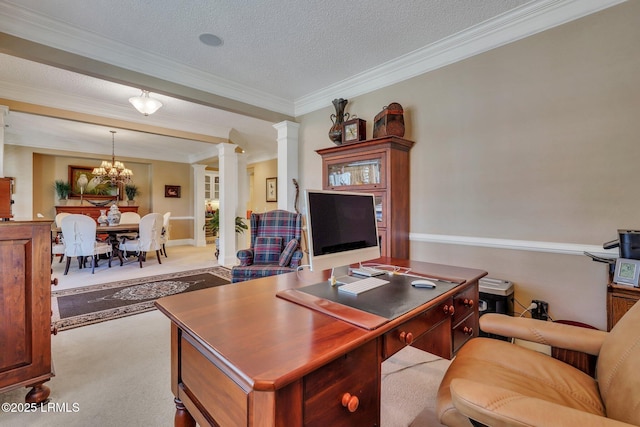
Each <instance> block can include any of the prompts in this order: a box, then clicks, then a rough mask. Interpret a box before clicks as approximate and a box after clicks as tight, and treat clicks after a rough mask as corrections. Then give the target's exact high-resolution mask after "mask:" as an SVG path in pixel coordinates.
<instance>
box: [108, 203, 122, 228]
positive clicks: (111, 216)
mask: <svg viewBox="0 0 640 427" xmlns="http://www.w3.org/2000/svg"><path fill="white" fill-rule="evenodd" d="M121 215H122V214H121V213H120V209H118V205H116V204H113V205H111V207H110V208H109V213H108V214H107V220H108V221H109V225H118V224H120V216H121Z"/></svg>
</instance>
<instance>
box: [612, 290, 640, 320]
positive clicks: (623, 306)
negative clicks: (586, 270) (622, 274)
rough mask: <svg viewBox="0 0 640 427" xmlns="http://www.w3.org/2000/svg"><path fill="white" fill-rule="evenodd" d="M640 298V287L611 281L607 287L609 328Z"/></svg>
mask: <svg viewBox="0 0 640 427" xmlns="http://www.w3.org/2000/svg"><path fill="white" fill-rule="evenodd" d="M639 299H640V288H634V287H631V286H621V285H616V284H615V283H610V284H609V286H608V287H607V330H609V331H610V330H611V328H613V327H614V326H615V324H616V323H618V320H620V318H622V316H624V314H625V313H626V312H627V311H628V310H629V309H630V308H631V307H632V306H633V305H634V304H635V303H636V302H637V301H638V300H639Z"/></svg>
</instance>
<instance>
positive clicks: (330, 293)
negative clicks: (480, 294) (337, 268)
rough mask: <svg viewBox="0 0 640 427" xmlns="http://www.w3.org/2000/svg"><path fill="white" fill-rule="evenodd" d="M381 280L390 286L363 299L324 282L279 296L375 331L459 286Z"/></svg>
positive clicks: (402, 278) (407, 278)
mask: <svg viewBox="0 0 640 427" xmlns="http://www.w3.org/2000/svg"><path fill="white" fill-rule="evenodd" d="M381 278H384V279H385V280H388V281H389V283H388V284H386V285H384V286H380V287H378V288H375V289H372V290H370V291H367V292H364V293H361V294H360V295H349V294H346V293H343V292H339V291H338V287H337V286H331V285H329V283H328V282H320V283H316V284H313V285H309V286H304V287H302V288H297V289H288V290H286V291H281V292H278V294H277V296H278V297H280V298H284V299H287V300H289V301H293V302H295V303H298V304H301V305H304V306H306V307H309V308H312V309H314V310H318V311H321V312H323V313H325V314H328V315H330V316H334V317H336V318H338V319H341V320H344V321H346V322H349V323H352V324H354V325H356V326H359V327H362V328H365V329H375V328H377V327H380V326H381V325H383V324H384V323H386V322H388V321H389V320H393V319H395V318H396V317H399V316H401V315H403V314H405V313H408V312H409V311H411V310H413V309H414V308H416V307H419V306H421V305H423V304H425V303H427V302H429V301H431V300H432V299H434V298H436V297H438V296H440V295H442V294H443V293H445V292H447V291H449V290H451V289H453V288H454V287H456V286H458V283H449V282H441V281H436V280H432V281H433V282H434V283H436V288H435V289H428V288H414V287H413V286H411V282H412V281H414V280H417V277H411V276H402V275H395V276H384V277H381ZM314 297H315V298H314ZM358 312H360V313H358Z"/></svg>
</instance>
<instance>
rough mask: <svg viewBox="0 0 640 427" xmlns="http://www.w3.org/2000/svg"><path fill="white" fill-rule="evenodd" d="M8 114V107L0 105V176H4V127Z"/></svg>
mask: <svg viewBox="0 0 640 427" xmlns="http://www.w3.org/2000/svg"><path fill="white" fill-rule="evenodd" d="M7 115H9V107H7V106H5V105H0V128H1V130H0V177H1V178H4V129H5V117H6V116H7Z"/></svg>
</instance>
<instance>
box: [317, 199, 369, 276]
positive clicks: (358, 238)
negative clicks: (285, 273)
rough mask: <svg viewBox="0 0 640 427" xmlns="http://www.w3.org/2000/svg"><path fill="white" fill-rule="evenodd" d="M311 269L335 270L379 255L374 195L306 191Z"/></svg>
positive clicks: (340, 271) (341, 273) (338, 273)
mask: <svg viewBox="0 0 640 427" xmlns="http://www.w3.org/2000/svg"><path fill="white" fill-rule="evenodd" d="M305 199H306V203H307V234H308V238H309V263H310V265H311V270H327V269H329V268H331V269H333V270H334V272H335V274H334V273H332V277H337V276H345V275H346V274H347V273H348V271H349V265H350V264H355V263H360V262H364V261H368V260H372V259H375V258H379V257H380V246H379V241H378V226H377V223H376V209H375V197H374V195H373V194H366V193H353V192H346V191H327V190H306V191H305Z"/></svg>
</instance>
